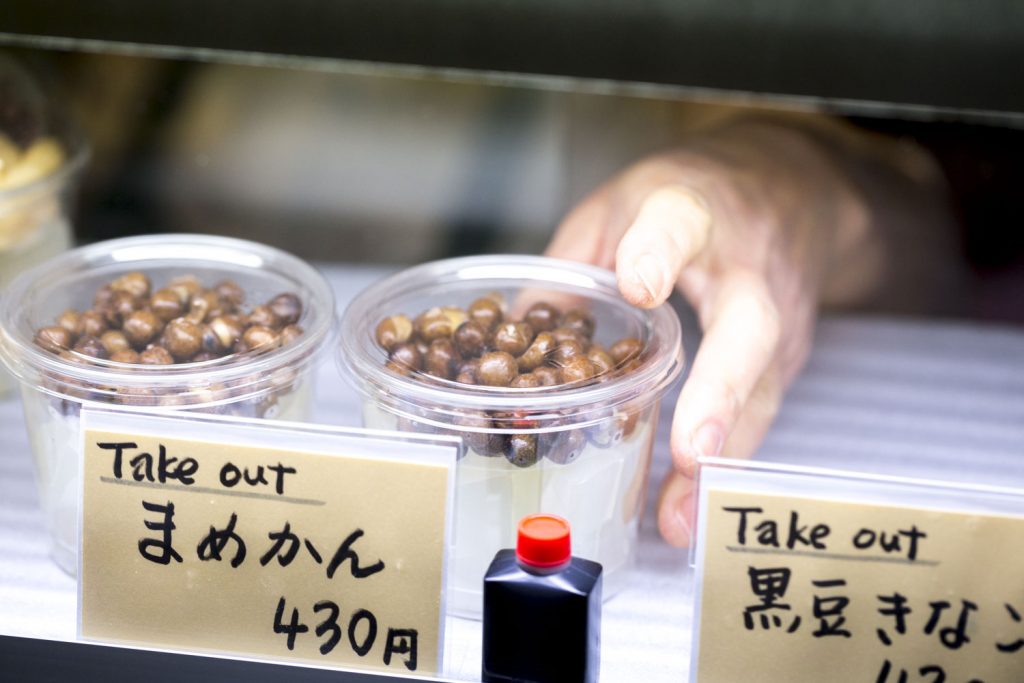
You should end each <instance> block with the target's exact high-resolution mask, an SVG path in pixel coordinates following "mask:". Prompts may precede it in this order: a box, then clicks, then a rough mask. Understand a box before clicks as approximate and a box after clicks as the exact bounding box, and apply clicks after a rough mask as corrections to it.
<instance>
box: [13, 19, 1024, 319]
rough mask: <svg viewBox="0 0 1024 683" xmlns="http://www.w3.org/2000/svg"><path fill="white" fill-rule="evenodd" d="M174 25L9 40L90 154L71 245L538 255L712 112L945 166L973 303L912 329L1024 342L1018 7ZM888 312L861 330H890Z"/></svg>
mask: <svg viewBox="0 0 1024 683" xmlns="http://www.w3.org/2000/svg"><path fill="white" fill-rule="evenodd" d="M161 4H162V3H161ZM170 4H171V5H174V6H175V7H176V8H177V10H178V11H177V12H174V13H173V14H167V13H166V10H163V9H161V8H160V7H155V8H153V7H151V8H149V9H141V8H136V7H134V6H133V4H131V3H124V2H116V1H114V0H105V1H104V2H98V3H95V4H93V9H92V10H90V11H89V12H85V11H83V10H82V9H81V8H75V7H74V6H73V5H72V4H69V3H62V2H59V1H57V0H47V1H46V2H41V3H32V6H31V7H28V6H27V5H28V3H24V5H26V6H24V7H22V6H20V5H21V4H19V3H15V5H16V7H15V8H14V11H13V12H12V13H11V14H10V15H8V18H7V19H0V31H3V33H0V49H2V51H3V53H4V54H6V55H7V56H8V57H10V58H12V59H13V60H15V61H16V62H18V63H20V64H21V65H22V66H24V67H25V68H27V69H28V70H29V71H30V73H31V74H32V75H33V76H34V77H35V78H36V79H37V80H38V81H39V82H40V83H42V84H43V87H44V89H45V91H46V92H47V93H48V95H49V96H50V97H51V98H52V99H53V101H54V102H56V103H58V106H59V107H60V108H62V109H65V110H66V111H67V112H68V113H69V114H70V117H71V118H72V119H73V120H74V121H75V122H76V123H77V125H78V126H79V127H80V128H81V129H82V131H83V133H84V135H85V137H86V138H87V139H88V140H89V142H90V145H91V159H90V161H89V164H88V166H87V169H86V172H85V173H84V176H83V178H82V184H81V188H80V192H79V195H78V203H77V209H76V212H75V221H74V229H75V233H76V235H75V236H76V239H77V240H78V241H79V242H87V241H93V240H99V239H107V238H111V237H117V236H122V235H129V234H138V233H146V232H164V231H175V232H177V231H187V232H209V233H218V234H226V235H235V236H240V237H245V238H248V239H253V240H258V241H261V242H266V243H269V244H273V245H277V246H280V247H283V248H285V249H288V250H290V251H292V252H294V253H296V254H298V255H300V256H302V257H305V258H308V259H312V260H316V261H338V262H358V263H367V262H372V263H386V264H410V263H418V262H422V261H426V260H431V259H435V258H440V257H444V256H450V255H457V254H470V253H486V252H539V251H541V250H542V249H543V248H544V245H545V244H546V242H547V240H548V239H549V237H550V235H551V234H552V232H553V230H554V229H555V227H556V226H557V224H558V222H559V220H560V219H561V217H562V216H563V215H564V214H565V213H566V211H567V210H568V209H569V208H571V207H572V205H573V204H574V203H575V202H576V201H578V200H579V199H580V198H582V197H583V196H585V195H586V194H587V193H588V192H589V191H590V190H592V189H594V188H595V187H596V186H597V185H599V184H600V183H601V182H603V181H605V180H607V179H608V178H610V177H612V176H613V175H615V174H616V173H617V172H619V171H621V170H622V169H623V168H625V167H626V166H628V165H629V164H630V163H632V162H634V161H636V160H638V159H640V158H641V157H643V156H645V155H648V154H651V153H654V152H657V151H661V150H665V149H670V148H671V147H673V146H674V145H677V144H679V143H680V142H682V141H684V140H685V139H686V138H687V136H688V135H693V134H694V133H695V132H699V131H700V129H701V127H702V126H705V125H708V124H709V123H711V122H714V121H715V120H716V119H717V118H718V117H720V116H722V115H723V113H724V112H727V111H729V110H733V109H735V108H737V107H740V108H762V109H768V110H773V109H774V110H798V111H808V112H822V113H828V114H829V115H832V116H838V117H842V118H845V119H848V120H850V121H852V122H854V123H855V124H856V125H857V126H859V127H862V128H865V129H868V130H874V131H879V132H883V133H885V134H888V135H891V136H895V137H902V138H906V139H909V140H913V141H915V142H917V143H918V144H920V145H922V146H923V147H925V148H926V149H928V150H929V151H930V152H931V153H932V154H933V155H934V157H935V158H936V160H937V161H938V163H939V164H940V166H941V168H942V170H943V172H944V174H945V176H946V179H947V181H948V183H949V186H950V201H951V202H952V203H953V210H954V211H955V214H956V216H957V217H958V222H959V230H958V233H957V234H956V235H955V241H956V244H957V245H958V248H959V252H960V255H961V256H962V258H963V262H964V263H965V264H967V267H968V269H969V272H970V280H969V284H968V288H967V289H965V290H964V292H963V295H962V296H960V297H956V300H955V301H954V300H950V301H947V302H940V303H939V304H938V305H937V306H933V307H932V308H931V310H929V312H931V313H939V314H943V315H954V316H969V317H972V318H978V319H988V320H1014V321H1024V303H1022V302H1024V230H1022V229H1021V217H1020V208H1019V207H1020V199H1021V197H1022V193H1021V190H1020V188H1021V187H1022V183H1024V161H1022V158H1024V117H1022V116H1021V114H1020V113H1019V112H1021V111H1024V106H1021V105H1020V102H1019V99H1020V95H1019V93H1016V94H1015V92H1016V90H1019V87H1018V88H1016V90H1015V91H1014V92H1010V91H1008V89H1007V87H1008V84H1012V83H1014V82H1016V83H1017V84H1018V86H1019V83H1021V82H1024V80H1022V79H1021V69H1022V64H1024V60H1022V59H1018V57H1020V56H1021V55H1020V49H1019V42H1018V43H1014V42H1013V38H1014V37H1015V36H1016V35H1018V34H1016V33H1014V32H1013V31H1014V30H1016V27H1017V26H1016V25H1015V24H1013V23H1012V22H1011V24H1009V26H1010V28H1009V29H1007V23H1006V22H1007V20H1009V19H1016V18H1019V16H1020V12H1019V11H1018V10H1015V9H1013V8H1012V5H1013V3H998V2H986V3H983V4H984V5H985V7H984V8H979V7H975V13H976V14H977V15H979V16H980V18H979V16H971V14H950V13H949V11H948V10H943V11H938V9H939V8H938V7H937V6H932V3H927V2H926V3H918V4H919V5H921V6H919V7H918V8H917V10H916V11H917V14H907V10H905V9H895V8H890V9H889V10H885V9H884V7H882V6H881V5H879V4H878V3H874V2H862V3H860V4H861V6H862V9H864V10H865V11H868V10H872V11H875V12H881V14H877V15H876V16H872V15H870V12H869V14H868V16H867V18H866V19H865V17H863V16H860V15H849V16H846V15H844V14H843V10H842V9H841V7H840V6H841V5H842V3H832V2H828V3H824V4H823V5H822V6H827V8H826V9H828V11H829V12H831V14H829V13H828V12H824V13H822V12H821V8H820V7H818V8H816V9H812V8H811V5H810V4H808V3H806V2H800V1H799V0H791V1H790V2H788V3H781V5H780V7H781V6H782V5H788V6H789V9H790V12H789V13H786V12H776V13H775V14H765V13H764V11H763V10H756V11H755V10H754V9H752V7H753V6H752V5H749V3H743V2H737V3H731V4H729V6H730V7H731V8H732V11H733V14H732V15H730V16H729V17H726V19H730V21H731V23H730V21H725V19H722V21H720V22H719V23H718V24H715V23H714V21H711V20H710V19H709V20H707V21H705V22H704V23H703V24H701V23H699V22H698V21H697V19H699V18H700V16H703V15H699V14H694V13H699V12H705V13H706V14H707V16H708V17H710V18H711V19H716V17H718V15H717V14H715V12H721V11H722V10H715V9H714V8H713V6H712V5H710V4H708V3H703V2H690V3H681V4H679V6H678V7H676V8H673V7H672V5H671V3H657V2H644V3H637V5H636V6H630V7H629V8H627V6H626V4H624V3H616V2H611V1H610V0H607V1H602V2H598V3H596V4H593V5H592V7H591V12H585V10H584V9H583V6H582V5H580V3H574V2H561V3H555V4H554V5H552V6H551V8H549V9H548V10H544V9H543V8H541V7H539V6H535V5H533V4H531V3H526V5H524V7H523V8H521V9H522V11H521V12H513V10H512V9H511V8H509V7H507V6H506V5H504V4H502V3H498V4H497V5H496V6H494V7H491V8H487V7H485V6H484V4H483V3H474V2H469V1H468V0H463V1H462V2H442V3H438V4H437V6H436V7H435V9H434V11H433V12H429V13H428V12H427V10H424V9H423V8H422V7H420V6H418V4H417V3H408V2H406V3H398V5H395V6H394V7H393V8H392V10H391V11H388V10H385V9H382V8H376V9H375V8H373V7H372V5H371V4H368V3H358V2H354V3H337V4H338V5H339V6H340V7H343V8H344V9H345V11H347V12H348V13H347V14H342V15H341V16H339V15H338V14H339V12H342V10H341V9H339V8H338V7H333V8H332V7H329V3H323V2H311V1H309V2H299V3H297V4H295V5H292V6H290V9H287V10H286V9H285V8H284V7H283V6H282V5H280V4H279V3H274V2H267V1H262V0H261V1H259V2H255V3H252V5H250V6H249V9H248V10H245V11H240V10H238V9H237V8H236V9H235V10H231V9H230V7H229V3H223V2H210V3H192V2H182V3H170ZM854 4H857V3H854ZM755 5H756V3H755ZM186 6H187V7H186ZM926 6H928V7H926ZM801 7H803V8H804V9H806V10H807V12H806V13H803V14H801V13H799V12H796V10H799V9H800V8H801ZM744 8H746V11H747V14H746V15H744V11H745V10H744ZM403 10H407V11H405V12H404V13H403ZM627 10H628V11H627ZM981 10H985V11H981ZM750 12H754V14H753V15H751V14H750ZM688 13H689V14H688ZM1000 13H1002V14H1000ZM1007 13H1009V14H1007ZM513 15H514V19H513ZM591 15H592V16H591ZM181 17H192V20H188V21H186V20H185V19H182V18H181ZM456 17H461V19H462V21H461V22H460V23H456V22H454V21H453V18H456ZM523 17H526V18H529V17H532V18H533V20H534V21H535V22H540V23H539V24H538V25H537V26H535V25H529V26H527V25H526V24H525V23H524V22H525V21H526V19H525V18H523ZM695 17H696V18H695ZM718 18H721V17H718ZM446 19H447V21H445V20H446ZM740 19H744V21H742V22H741V21H740ZM502 20H507V26H505V29H506V30H503V28H502V24H501V22H502ZM545 21H547V22H549V23H548V25H547V26H546V27H545V24H544V22H545ZM688 21H690V22H695V23H691V24H689V25H686V26H683V27H682V30H680V26H681V25H682V24H686V22H688ZM133 22H136V23H133ZM161 22H163V23H161ZM228 22H230V23H228ZM417 22H420V23H423V24H424V26H423V30H422V31H417V30H416V28H415V26H416V23H417ZM871 22H875V23H874V24H872V23H871ZM426 24H429V26H428V25H426ZM224 25H228V26H229V28H230V30H227V29H224V30H220V29H223V27H224ZM958 25H959V28H958ZM218 26H220V29H219V28H218ZM538 26H539V28H538ZM759 26H760V27H761V31H760V32H758V31H757V30H756V29H757V28H758V27H759ZM360 27H361V28H363V29H365V31H364V32H362V33H361V32H359V31H358V30H356V29H358V28H360ZM730 27H731V29H730ZM837 27H838V28H837ZM839 29H842V30H839ZM730 30H731V32H730ZM951 30H952V31H954V33H951V32H950V31H951ZM373 31H377V33H374V32H373ZM517 31H518V32H520V33H521V34H522V35H519V36H516V32H517ZM574 31H578V32H579V33H578V34H577V33H574ZM637 32H639V33H637ZM509 36H511V37H509ZM573 36H576V39H578V40H579V42H578V43H576V42H574V38H573ZM673 36H678V37H679V38H677V39H676V40H674V41H673ZM688 36H693V37H694V39H693V40H691V41H690V42H689V43H688V44H682V43H685V41H684V40H683V39H684V38H686V37H688ZM794 36H795V37H796V39H795V40H796V44H790V43H792V42H793V40H794V38H793V37H794ZM613 38H614V39H615V42H614V43H613V42H608V41H609V40H610V39H613ZM602 40H604V41H605V42H604V44H603V45H602V43H601V41H602ZM488 41H490V42H488ZM503 41H505V42H503ZM559 41H560V42H559ZM801 41H802V42H801ZM595 42H596V44H595ZM506 43H507V44H506ZM1015 45H1017V47H1014V46H1015ZM823 48H826V49H829V50H831V51H830V52H828V53H827V54H831V55H833V56H832V57H831V58H823V59H816V58H815V53H814V50H821V49H823ZM759 50H760V52H759ZM833 51H834V52H833ZM659 55H661V56H662V58H660V59H659V58H658V57H659ZM695 55H701V57H702V59H701V61H699V62H698V63H694V61H695V59H694V57H695ZM836 55H838V56H836ZM830 59H831V61H830ZM673 60H675V61H673ZM433 62H436V63H433ZM993 64H996V65H1001V67H1002V69H1003V71H1002V72H1000V73H994V72H993V71H994V69H993V68H992V65H993ZM410 65H411V66H410ZM674 66H675V68H673V67H674ZM498 67H500V68H498ZM794 68H795V69H796V70H797V71H798V72H799V73H793V71H794ZM532 71H536V72H546V73H541V76H543V77H538V78H534V77H531V76H530V75H529V73H527V75H526V76H517V75H516V74H520V73H521V72H532ZM509 74H511V75H509ZM602 76H603V77H602ZM688 79H689V80H688ZM773 79H774V80H773ZM872 79H874V80H872ZM773 88H778V89H779V92H772V89H773ZM1015 98H1016V99H1015ZM911 248H912V247H911ZM898 300H899V297H897V296H893V297H892V299H891V301H889V302H887V301H886V300H884V299H883V300H879V301H875V302H873V303H872V304H871V305H870V307H871V308H872V309H873V310H881V311H888V312H906V311H905V308H906V307H905V306H904V305H903V304H901V303H899V301H898Z"/></svg>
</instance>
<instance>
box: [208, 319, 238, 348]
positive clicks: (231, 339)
mask: <svg viewBox="0 0 1024 683" xmlns="http://www.w3.org/2000/svg"><path fill="white" fill-rule="evenodd" d="M210 331H212V332H213V333H214V334H215V335H217V340H218V341H220V345H221V346H222V347H223V348H225V349H230V348H232V347H233V346H234V345H235V344H236V343H237V342H238V340H239V339H241V338H242V334H243V333H244V332H245V326H244V325H243V324H242V321H241V320H240V319H239V318H238V317H237V316H228V315H221V316H217V317H216V318H214V319H213V320H211V321H210Z"/></svg>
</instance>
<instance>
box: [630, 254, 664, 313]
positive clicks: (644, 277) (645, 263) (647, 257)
mask: <svg viewBox="0 0 1024 683" xmlns="http://www.w3.org/2000/svg"><path fill="white" fill-rule="evenodd" d="M633 274H634V275H635V276H636V279H637V280H639V282H640V284H642V285H643V287H644V289H646V290H647V296H648V298H649V299H650V300H651V301H654V300H655V299H657V298H658V296H659V295H660V294H661V289H662V287H664V286H665V280H664V279H663V278H662V275H661V262H660V261H658V259H657V257H655V256H654V255H653V254H644V255H643V256H641V257H640V258H638V259H637V260H636V261H634V262H633Z"/></svg>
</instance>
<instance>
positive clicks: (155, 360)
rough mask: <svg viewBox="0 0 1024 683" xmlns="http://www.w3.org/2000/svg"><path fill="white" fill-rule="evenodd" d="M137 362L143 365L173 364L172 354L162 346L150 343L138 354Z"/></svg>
mask: <svg viewBox="0 0 1024 683" xmlns="http://www.w3.org/2000/svg"><path fill="white" fill-rule="evenodd" d="M139 362H140V363H142V364H143V365H173V364H174V356H172V355H171V352H170V351H168V350H167V349H165V348H164V347H162V346H157V345H156V344H150V345H149V346H148V347H146V350H145V351H143V352H142V353H140V354H139Z"/></svg>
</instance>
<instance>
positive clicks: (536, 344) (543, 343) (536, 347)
mask: <svg viewBox="0 0 1024 683" xmlns="http://www.w3.org/2000/svg"><path fill="white" fill-rule="evenodd" d="M554 350H555V338H554V337H553V336H551V333H550V332H541V333H540V334H538V335H537V336H536V337H534V339H533V341H532V342H531V343H530V347H529V348H528V349H526V351H523V353H522V355H521V356H519V358H518V359H516V360H517V362H518V363H519V371H520V372H531V371H533V370H536V369H537V368H539V367H540V366H541V365H543V364H544V363H545V362H546V361H547V359H548V354H550V353H551V352H552V351H554Z"/></svg>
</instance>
